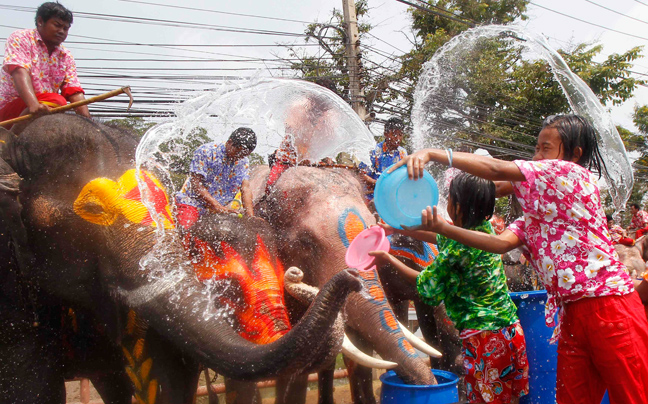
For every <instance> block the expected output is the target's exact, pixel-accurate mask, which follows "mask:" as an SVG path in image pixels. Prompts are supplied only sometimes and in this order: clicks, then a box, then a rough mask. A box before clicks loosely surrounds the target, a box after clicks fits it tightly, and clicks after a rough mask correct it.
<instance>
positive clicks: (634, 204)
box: [630, 203, 641, 209]
mask: <svg viewBox="0 0 648 404" xmlns="http://www.w3.org/2000/svg"><path fill="white" fill-rule="evenodd" d="M630 206H632V207H633V208H635V209H641V206H639V204H638V203H633V204H631V205H630Z"/></svg>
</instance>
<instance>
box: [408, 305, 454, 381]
mask: <svg viewBox="0 0 648 404" xmlns="http://www.w3.org/2000/svg"><path fill="white" fill-rule="evenodd" d="M414 307H415V308H416V319H417V320H418V325H419V329H420V330H421V334H423V339H425V341H427V342H428V343H429V344H430V345H432V346H435V347H439V349H440V350H441V353H442V354H443V356H442V357H441V358H432V357H430V364H431V365H432V367H433V368H437V369H441V368H443V366H444V365H443V361H444V360H445V357H446V352H445V350H444V347H443V345H442V344H441V336H440V331H439V329H438V327H437V323H436V317H435V307H434V306H430V305H429V304H425V303H423V302H421V301H420V300H418V299H417V300H414Z"/></svg>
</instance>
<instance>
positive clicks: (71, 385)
mask: <svg viewBox="0 0 648 404" xmlns="http://www.w3.org/2000/svg"><path fill="white" fill-rule="evenodd" d="M217 383H222V381H221V380H218V381H217ZM200 384H201V385H204V384H205V379H204V378H203V377H201V379H200ZM79 386H80V383H79V382H78V381H73V382H68V383H66V384H65V387H66V390H67V403H74V404H78V403H79V402H80V395H79V393H80V389H79ZM90 387H91V392H90V402H91V403H93V404H96V403H97V402H98V401H99V400H101V398H100V397H99V394H97V392H96V391H95V389H94V388H92V384H91V385H90ZM374 391H375V394H376V397H378V398H379V397H380V381H378V380H375V381H374ZM261 393H262V395H263V396H264V399H263V404H273V403H274V388H266V389H263V390H262V391H261ZM266 396H267V397H266ZM334 396H335V402H336V404H352V401H351V392H350V391H349V384H348V380H347V379H340V380H336V383H335V392H334ZM219 400H220V402H221V403H224V402H225V398H224V397H223V395H222V394H221V395H219ZM208 403H209V400H208V398H207V396H204V397H198V398H197V399H196V404H208ZM306 404H317V383H311V384H310V386H309V391H308V393H307V398H306Z"/></svg>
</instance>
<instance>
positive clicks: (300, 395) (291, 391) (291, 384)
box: [275, 374, 308, 404]
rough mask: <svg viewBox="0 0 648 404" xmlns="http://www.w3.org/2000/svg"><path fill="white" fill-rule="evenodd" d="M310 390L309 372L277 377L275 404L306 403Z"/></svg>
mask: <svg viewBox="0 0 648 404" xmlns="http://www.w3.org/2000/svg"><path fill="white" fill-rule="evenodd" d="M307 390H308V374H300V375H291V376H287V377H280V378H278V379H277V390H276V395H277V398H276V399H275V404H304V403H306V392H307Z"/></svg>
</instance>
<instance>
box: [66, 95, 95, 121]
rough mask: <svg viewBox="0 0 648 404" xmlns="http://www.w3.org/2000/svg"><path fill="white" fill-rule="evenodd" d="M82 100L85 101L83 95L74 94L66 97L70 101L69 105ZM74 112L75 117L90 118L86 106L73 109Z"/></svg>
mask: <svg viewBox="0 0 648 404" xmlns="http://www.w3.org/2000/svg"><path fill="white" fill-rule="evenodd" d="M83 100H85V96H84V95H83V93H76V94H73V95H71V96H69V97H68V101H70V103H73V102H77V101H83ZM74 112H76V113H77V115H81V116H85V117H86V118H92V116H90V111H89V110H88V106H87V105H82V106H80V107H77V108H75V109H74Z"/></svg>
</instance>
